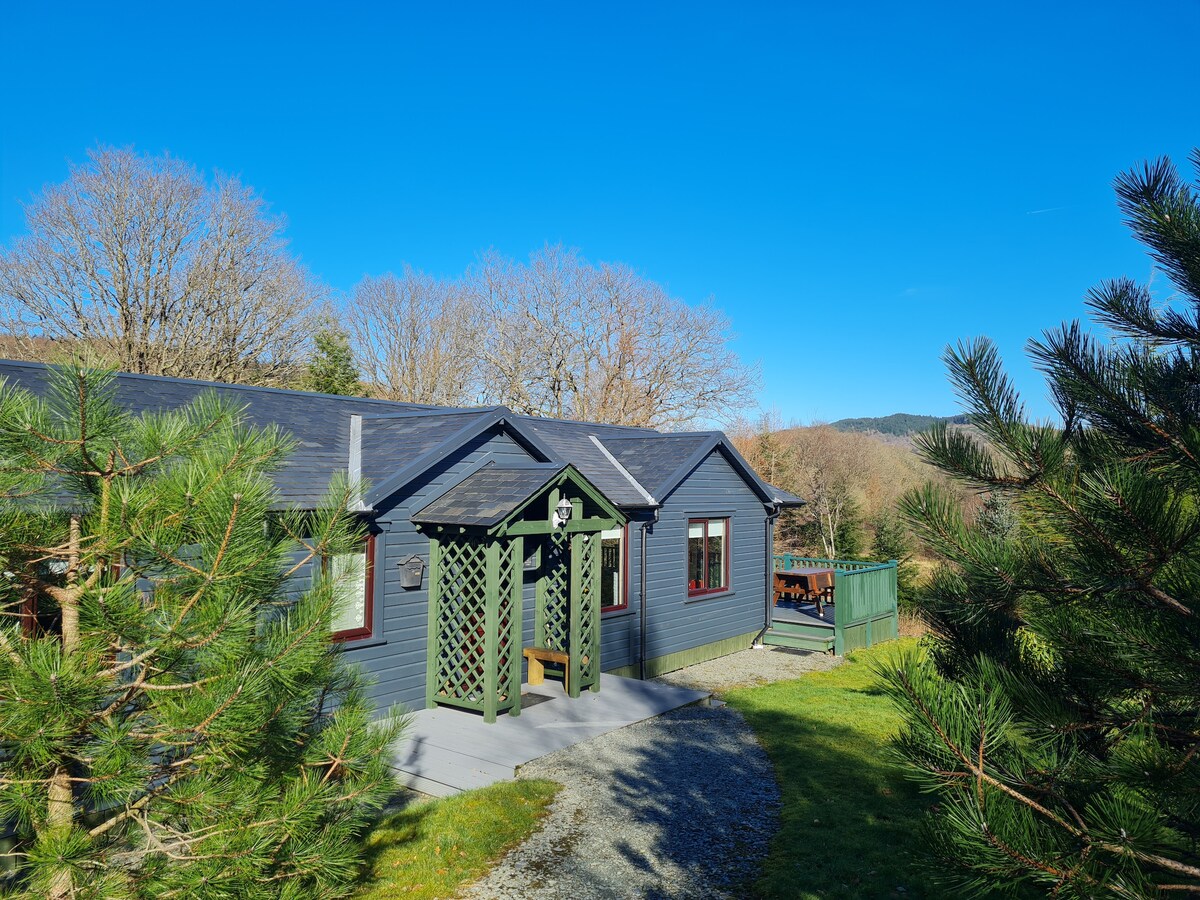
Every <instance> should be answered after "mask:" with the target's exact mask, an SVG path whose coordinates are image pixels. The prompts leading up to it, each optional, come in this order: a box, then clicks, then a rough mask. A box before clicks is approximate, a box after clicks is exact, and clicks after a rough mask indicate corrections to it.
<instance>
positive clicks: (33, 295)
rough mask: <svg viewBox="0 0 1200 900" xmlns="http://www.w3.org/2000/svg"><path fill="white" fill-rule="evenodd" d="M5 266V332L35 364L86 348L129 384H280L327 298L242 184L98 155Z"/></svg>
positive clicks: (118, 153)
mask: <svg viewBox="0 0 1200 900" xmlns="http://www.w3.org/2000/svg"><path fill="white" fill-rule="evenodd" d="M25 216H26V223H27V228H28V234H26V235H25V236H24V237H22V238H20V239H19V240H18V241H17V242H16V243H15V244H14V246H13V247H12V248H11V249H10V250H9V251H8V252H6V253H4V254H3V255H2V256H0V330H3V331H7V332H9V333H11V334H12V335H14V336H15V338H16V340H17V342H18V348H19V349H20V350H21V351H22V352H24V353H25V354H26V355H29V356H32V357H38V356H44V355H45V354H46V352H47V342H49V346H53V347H57V348H60V349H70V350H78V349H86V350H88V351H90V352H92V353H95V354H98V355H99V356H100V357H101V358H102V359H104V360H106V361H107V362H109V363H112V364H114V365H116V366H118V367H119V368H121V369H124V370H127V371H130V372H139V373H146V374H152V375H174V376H181V377H189V378H201V379H205V380H212V381H241V382H250V383H274V382H277V381H279V380H281V379H282V378H284V377H286V376H287V375H288V374H290V372H291V371H292V367H293V365H294V363H295V361H296V360H297V358H298V356H299V355H300V353H301V351H302V349H303V347H304V346H305V344H306V341H307V339H308V334H309V328H308V318H309V314H310V312H311V310H312V308H313V304H314V302H315V301H317V300H319V299H320V297H321V296H322V295H323V293H324V289H323V288H322V287H320V285H319V284H317V282H315V281H314V280H313V279H312V277H311V276H310V275H309V274H308V272H307V271H306V270H305V269H304V268H303V267H302V266H300V264H299V263H298V262H297V261H296V260H295V259H294V258H292V257H291V256H289V255H288V254H287V253H286V252H285V247H286V242H285V241H284V240H283V238H282V231H283V224H284V223H283V221H282V220H281V219H279V218H275V217H270V216H269V215H268V214H267V209H266V204H265V202H264V201H263V200H262V199H261V198H260V197H258V196H257V195H256V194H255V193H254V192H253V191H252V190H251V189H250V188H247V187H245V186H243V185H242V184H240V183H239V182H238V181H237V180H236V179H234V178H230V177H227V176H217V177H216V179H215V180H214V182H213V183H211V184H209V183H206V182H205V180H204V179H202V178H201V177H200V176H199V175H198V174H197V173H196V171H195V170H194V169H193V168H192V167H191V166H188V165H187V164H185V163H183V162H181V161H179V160H176V159H172V158H171V157H168V156H163V157H145V156H139V155H138V154H136V153H134V152H133V151H132V150H129V149H123V150H118V149H114V148H99V149H96V150H93V151H91V152H90V153H89V154H88V163H87V164H86V165H83V166H74V167H72V169H71V174H70V177H69V178H68V179H67V181H66V182H64V183H63V184H60V185H56V186H53V187H50V188H47V189H46V191H45V192H44V193H43V194H42V195H41V196H40V197H39V198H38V199H37V200H36V201H34V202H33V203H32V204H30V205H29V206H27V207H26V210H25Z"/></svg>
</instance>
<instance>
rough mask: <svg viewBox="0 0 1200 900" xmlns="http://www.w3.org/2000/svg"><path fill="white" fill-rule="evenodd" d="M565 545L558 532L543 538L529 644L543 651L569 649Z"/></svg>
mask: <svg viewBox="0 0 1200 900" xmlns="http://www.w3.org/2000/svg"><path fill="white" fill-rule="evenodd" d="M568 546H569V544H568V541H567V536H566V535H565V534H563V533H562V532H557V533H555V534H552V535H550V537H549V538H547V540H546V547H545V554H544V556H543V560H542V577H541V578H540V579H539V580H538V585H537V592H538V596H537V607H536V609H537V612H536V618H535V620H534V632H533V643H534V645H535V646H537V647H545V648H546V649H547V650H561V651H563V652H564V653H569V652H570V651H571V630H570V629H571V618H570V607H571V573H570V570H569V569H568V567H567V553H568V550H567V548H568Z"/></svg>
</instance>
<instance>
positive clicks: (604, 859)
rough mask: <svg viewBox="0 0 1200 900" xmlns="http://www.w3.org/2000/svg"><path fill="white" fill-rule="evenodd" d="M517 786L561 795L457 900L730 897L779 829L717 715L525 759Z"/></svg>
mask: <svg viewBox="0 0 1200 900" xmlns="http://www.w3.org/2000/svg"><path fill="white" fill-rule="evenodd" d="M839 662H840V660H837V659H835V658H833V657H828V656H817V655H815V654H799V653H791V652H788V651H782V650H776V649H774V648H770V649H762V650H745V651H742V652H740V653H735V654H733V655H732V656H727V657H723V658H722V659H717V660H712V661H710V662H706V663H701V664H700V665H697V666H692V667H690V668H688V669H683V670H681V671H679V672H673V673H671V674H670V675H667V676H664V677H663V679H662V680H663V681H668V682H670V683H672V684H680V685H687V686H688V687H701V688H704V689H707V690H716V691H721V690H725V689H728V688H729V687H732V686H734V685H738V684H755V683H763V682H767V681H776V680H780V679H784V678H796V677H798V676H799V675H802V674H803V673H804V672H808V671H813V670H817V669H828V668H832V667H833V666H834V665H837V664H838V663H839ZM520 775H521V777H523V778H549V779H550V780H552V781H557V782H558V783H559V784H562V785H563V786H564V787H563V790H562V792H561V793H560V794H559V795H558V798H557V799H556V800H555V801H554V804H553V806H552V807H551V810H550V814H549V816H547V818H546V820H545V822H544V823H543V827H542V829H541V831H539V832H538V833H537V834H535V835H534V836H533V837H531V838H530V839H529V840H528V841H526V842H525V843H524V844H523V845H521V846H520V847H518V848H517V849H515V850H513V851H512V852H511V853H509V854H508V856H506V857H505V858H504V859H503V860H502V861H501V862H500V864H499V865H498V866H497V867H496V868H495V869H494V870H493V871H492V872H491V873H490V874H489V875H487V876H486V877H484V878H483V879H482V880H481V881H479V882H477V883H476V884H475V885H473V886H472V887H471V888H470V889H468V890H467V892H466V894H465V896H467V897H471V898H497V900H505V898H547V900H557V898H562V900H567V898H570V900H592V898H618V897H619V898H693V897H694V898H725V897H733V896H737V895H739V894H740V893H741V891H740V890H739V886H740V885H741V884H743V883H744V882H745V881H746V879H748V878H750V877H752V876H753V875H754V874H755V873H756V872H757V870H758V866H759V864H760V862H761V861H762V859H763V857H764V855H765V854H766V851H767V844H768V842H769V841H770V838H771V836H772V835H773V834H774V833H775V829H776V827H777V825H778V816H779V790H778V787H777V786H776V784H775V778H774V773H773V771H772V769H771V764H770V762H769V761H768V759H767V756H766V754H765V753H764V752H763V750H762V748H761V747H759V745H758V742H757V741H756V740H755V738H754V735H753V733H752V732H751V730H750V728H749V726H747V725H746V723H745V721H744V720H743V719H742V717H741V715H739V714H738V713H737V712H735V711H734V710H732V709H730V708H728V707H725V706H712V707H703V706H690V707H684V708H683V709H677V710H674V711H673V712H669V713H666V714H665V715H661V716H658V717H657V718H655V719H649V720H647V721H645V722H639V723H637V724H636V725H630V726H629V727H627V728H622V729H620V730H618V731H613V732H610V733H608V734H605V735H602V736H601V737H598V738H593V739H592V740H590V741H586V742H584V743H582V744H577V745H576V746H574V747H570V748H568V749H566V750H560V751H558V752H556V753H551V754H550V755H548V756H543V757H541V758H540V759H535V760H534V761H533V762H531V763H528V764H527V765H525V766H523V767H522V768H521V771H520Z"/></svg>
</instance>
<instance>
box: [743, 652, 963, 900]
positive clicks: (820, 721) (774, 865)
mask: <svg viewBox="0 0 1200 900" xmlns="http://www.w3.org/2000/svg"><path fill="white" fill-rule="evenodd" d="M905 643H911V641H910V642H902V643H900V644H896V643H890V644H884V645H882V646H880V647H876V648H874V649H873V650H864V651H859V652H857V653H854V654H852V655H850V657H849V658H848V659H847V661H846V663H845V664H843V665H841V666H839V667H838V668H836V669H834V670H832V671H830V672H822V673H813V674H811V675H806V676H804V677H803V678H800V679H799V680H796V681H781V682H777V683H774V684H768V685H763V686H762V687H754V688H742V689H738V690H734V691H731V692H729V694H727V695H726V697H725V699H726V700H727V701H728V702H729V703H730V705H732V706H733V707H735V708H736V709H738V710H740V711H741V712H742V713H743V714H744V715H745V716H746V719H747V721H748V722H749V723H750V725H751V726H752V727H753V728H754V731H755V733H756V734H757V735H758V739H759V741H760V742H761V743H762V745H763V747H765V748H766V750H767V753H768V754H770V757H771V761H772V762H773V763H774V765H775V773H776V777H777V778H778V779H779V786H780V790H781V792H782V798H783V810H782V813H781V823H780V830H779V833H778V834H777V835H776V836H775V839H774V841H773V842H772V844H771V850H770V855H769V857H768V859H767V862H766V864H765V865H764V867H763V872H762V875H761V876H760V878H759V879H758V881H757V882H755V883H754V885H753V892H754V894H756V895H757V896H760V897H772V898H773V897H780V898H782V897H787V898H822V900H825V898H838V897H846V898H849V897H905V898H912V897H938V896H944V890H939V889H938V887H937V886H936V885H935V884H934V883H932V882H931V881H930V880H929V877H928V875H927V874H926V873H924V872H922V871H921V870H920V869H919V867H918V866H917V865H916V859H917V856H918V852H919V846H918V845H919V840H920V837H919V832H918V829H917V828H916V825H917V823H918V821H919V820H920V819H921V818H922V817H923V815H924V813H925V811H926V810H927V809H928V808H929V807H930V805H932V803H933V798H932V797H929V796H927V795H922V794H920V793H918V791H917V790H916V788H915V787H914V786H913V785H912V784H911V783H909V782H908V781H906V780H905V779H904V778H903V776H902V775H901V773H900V772H899V771H898V770H897V768H896V767H895V766H894V764H893V763H892V761H891V760H890V759H889V758H888V756H887V753H886V750H885V747H886V744H887V741H888V738H889V737H890V736H891V735H892V734H894V733H895V731H896V729H897V728H898V726H899V721H900V720H899V716H898V715H897V714H896V712H895V711H894V710H893V709H892V707H891V705H890V703H889V701H888V699H887V698H886V697H885V696H883V694H882V692H881V691H880V690H879V689H878V688H877V687H876V686H875V681H876V678H875V676H874V675H873V674H872V672H871V670H870V668H869V665H868V661H869V660H870V659H871V658H872V657H879V656H881V655H883V654H889V653H894V652H896V651H897V649H898V648H899V647H901V646H904V645H905Z"/></svg>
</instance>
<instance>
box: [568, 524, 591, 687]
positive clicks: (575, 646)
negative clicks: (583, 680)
mask: <svg viewBox="0 0 1200 900" xmlns="http://www.w3.org/2000/svg"><path fill="white" fill-rule="evenodd" d="M585 540H587V538H585V537H584V536H583V535H582V534H574V535H572V536H571V581H570V588H569V590H570V594H569V596H570V598H571V599H570V602H569V603H568V604H567V606H568V609H567V619H568V622H567V629H568V634H569V635H570V637H568V638H567V641H568V644H569V647H570V656H569V657H568V662H567V665H568V666H570V669H571V678H570V682H571V684H570V689H569V690H568V691H567V694H568V696H570V697H573V698H577V697H578V696H579V688H580V685H579V679H580V677H581V676H582V675H583V671H582V669H583V667H582V664H581V660H580V655H581V654H582V653H583V651H584V648H583V647H581V646H579V640H580V634H579V631H580V625H581V624H582V623H581V621H580V614H581V610H580V609H579V599H580V597H581V596H582V594H581V590H582V587H583V577H584V575H583V572H582V568H583V567H582V566H581V565H580V561H579V557H580V555H581V553H582V547H583V542H584V541H585Z"/></svg>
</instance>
